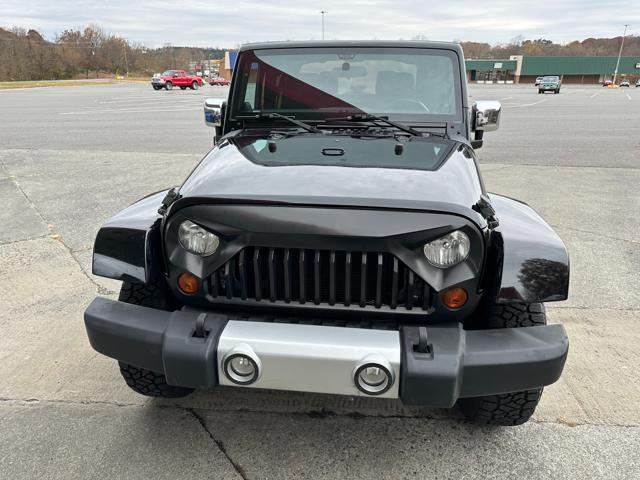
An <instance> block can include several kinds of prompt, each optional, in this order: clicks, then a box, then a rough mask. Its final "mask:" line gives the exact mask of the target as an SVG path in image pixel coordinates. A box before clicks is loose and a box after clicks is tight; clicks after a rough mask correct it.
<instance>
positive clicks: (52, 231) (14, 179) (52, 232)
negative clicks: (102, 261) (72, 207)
mask: <svg viewBox="0 0 640 480" xmlns="http://www.w3.org/2000/svg"><path fill="white" fill-rule="evenodd" d="M0 167H2V170H4V171H5V172H6V173H7V175H8V176H9V180H10V181H11V183H13V185H14V186H15V187H16V189H17V190H18V191H19V192H20V193H21V194H22V196H23V197H24V199H25V200H26V201H27V203H28V204H29V206H30V207H31V208H32V209H33V211H34V212H35V213H36V215H38V217H40V220H42V222H43V223H44V224H45V225H47V226H48V228H49V231H50V234H49V235H43V236H42V237H35V238H34V239H37V238H45V237H47V236H49V237H51V238H53V239H54V240H57V241H59V242H60V244H61V245H62V246H63V247H64V248H65V250H66V251H67V252H68V253H69V255H70V256H71V258H72V259H73V261H74V262H75V263H76V264H77V265H78V268H79V269H80V272H81V273H82V275H84V276H85V277H86V278H87V280H89V282H91V283H92V284H93V286H94V287H95V288H96V291H97V293H98V294H100V295H112V294H115V293H116V292H113V291H111V290H109V289H108V288H105V287H103V286H102V285H100V284H99V283H98V282H96V281H95V280H94V279H93V278H91V275H89V274H88V273H87V272H86V271H85V269H84V267H83V265H82V262H81V261H80V259H79V258H78V257H76V256H75V254H74V252H73V250H72V249H71V247H69V246H68V245H67V244H66V243H65V242H64V240H63V239H62V238H63V237H62V235H61V234H60V233H59V232H57V231H56V230H55V229H54V228H53V226H52V224H51V223H50V222H49V221H48V219H47V218H46V217H45V216H44V214H43V213H42V212H41V211H40V209H39V208H38V207H37V206H36V204H35V202H34V201H33V200H31V198H30V197H29V195H28V194H27V192H25V191H24V189H23V188H22V187H21V186H20V183H19V182H18V178H17V177H16V176H15V175H11V174H10V172H9V170H8V169H7V166H6V165H5V164H4V163H3V162H2V160H1V159H0ZM19 241H22V240H18V241H16V242H14V243H17V242H19ZM10 243H11V242H10ZM3 245H6V244H3Z"/></svg>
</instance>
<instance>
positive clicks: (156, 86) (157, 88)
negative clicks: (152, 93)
mask: <svg viewBox="0 0 640 480" xmlns="http://www.w3.org/2000/svg"><path fill="white" fill-rule="evenodd" d="M161 88H162V87H159V86H158V85H154V86H153V89H154V90H160V89H161Z"/></svg>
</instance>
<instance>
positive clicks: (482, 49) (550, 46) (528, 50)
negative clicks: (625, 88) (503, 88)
mask: <svg viewBox="0 0 640 480" xmlns="http://www.w3.org/2000/svg"><path fill="white" fill-rule="evenodd" d="M621 43H622V37H615V38H587V39H585V40H582V41H578V40H576V41H573V42H569V43H566V44H559V43H553V42H552V41H551V40H547V39H544V38H538V39H536V40H526V39H524V38H523V37H516V38H514V39H513V40H511V41H510V42H509V43H506V44H499V45H490V44H488V43H479V42H460V44H461V45H462V48H463V49H464V55H465V57H466V58H474V59H482V58H485V59H506V58H509V56H511V55H530V56H576V57H584V56H617V55H618V52H619V51H620V44H621ZM622 54H623V55H626V56H640V36H633V35H629V36H627V37H626V38H625V40H624V50H623V51H622Z"/></svg>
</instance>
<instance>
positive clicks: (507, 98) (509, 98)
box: [498, 97, 513, 101]
mask: <svg viewBox="0 0 640 480" xmlns="http://www.w3.org/2000/svg"><path fill="white" fill-rule="evenodd" d="M512 98H513V97H504V98H499V99H498V100H500V101H502V100H511V99H512Z"/></svg>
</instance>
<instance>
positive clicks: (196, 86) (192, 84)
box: [191, 82, 200, 90]
mask: <svg viewBox="0 0 640 480" xmlns="http://www.w3.org/2000/svg"><path fill="white" fill-rule="evenodd" d="M199 87H200V85H199V84H198V82H193V83H191V90H197V89H198V88H199Z"/></svg>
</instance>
